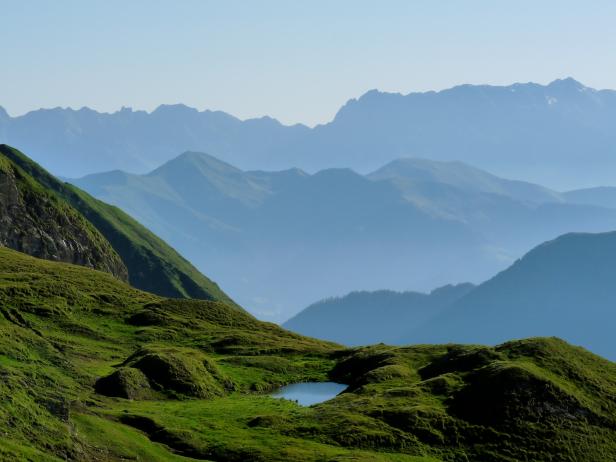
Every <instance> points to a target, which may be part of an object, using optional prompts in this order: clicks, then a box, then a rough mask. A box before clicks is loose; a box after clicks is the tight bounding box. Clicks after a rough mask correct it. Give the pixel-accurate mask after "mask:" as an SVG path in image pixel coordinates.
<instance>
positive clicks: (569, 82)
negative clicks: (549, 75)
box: [547, 77, 589, 91]
mask: <svg viewBox="0 0 616 462" xmlns="http://www.w3.org/2000/svg"><path fill="white" fill-rule="evenodd" d="M547 88H550V89H555V88H557V89H563V90H578V91H583V90H586V89H589V87H586V86H585V85H584V84H582V83H581V82H578V81H577V80H575V79H574V78H573V77H566V78H564V79H556V80H554V81H552V82H550V83H549V84H548V85H547Z"/></svg>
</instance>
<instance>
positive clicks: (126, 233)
mask: <svg viewBox="0 0 616 462" xmlns="http://www.w3.org/2000/svg"><path fill="white" fill-rule="evenodd" d="M0 162H1V163H0V165H5V166H7V168H8V167H9V166H10V168H12V169H13V170H15V171H18V172H20V174H21V175H22V177H23V178H25V180H24V181H25V182H27V183H28V184H29V185H31V188H33V190H34V191H36V194H33V196H37V195H43V196H44V197H53V199H50V200H52V201H53V202H54V203H56V204H59V205H58V206H59V207H62V208H63V210H69V212H67V214H68V215H69V216H76V217H78V218H79V220H80V223H82V225H83V227H84V228H85V229H87V230H88V233H89V234H92V235H94V236H95V237H96V239H97V241H96V242H97V243H98V245H99V246H101V247H105V248H107V249H108V251H110V252H112V251H115V252H113V255H115V258H116V259H117V256H118V255H119V257H120V258H121V262H118V263H119V264H120V265H122V266H125V268H124V275H126V271H128V280H129V282H130V284H131V285H133V286H134V287H137V288H139V289H142V290H147V291H149V292H152V293H156V294H159V295H163V296H167V297H190V298H199V299H206V300H225V301H229V302H230V301H231V300H230V299H229V297H228V296H227V295H226V294H225V293H224V292H223V291H222V290H221V289H220V288H219V287H218V285H216V284H215V283H214V282H212V281H211V280H209V279H208V278H207V277H205V276H204V275H203V274H201V273H200V272H199V271H198V270H197V269H196V268H195V267H194V266H192V265H191V264H190V263H189V262H188V261H187V260H186V259H184V258H183V257H182V256H181V255H180V254H178V253H177V252H176V251H175V250H174V249H172V248H171V247H170V246H169V245H167V244H166V243H165V242H164V241H163V240H161V239H160V238H158V237H157V236H156V235H155V234H153V233H152V232H150V231H149V230H148V229H146V228H145V227H143V226H142V225H140V224H139V223H138V222H137V221H135V220H134V219H132V218H131V217H130V216H128V215H127V214H126V213H124V212H122V211H121V210H120V209H118V208H117V207H113V206H110V205H107V204H105V203H104V202H101V201H99V200H97V199H94V198H93V197H91V196H90V195H89V194H87V193H85V192H84V191H82V190H80V189H79V188H76V187H75V186H72V185H69V184H66V183H62V182H60V181H58V180H57V179H56V178H55V177H53V176H52V175H50V174H49V173H48V172H46V171H45V170H44V169H43V168H41V167H40V166H39V165H38V164H36V163H35V162H33V161H32V160H30V159H29V158H28V157H26V156H25V155H24V154H23V153H21V152H19V151H18V150H16V149H14V148H11V147H10V146H7V145H0ZM30 208H32V207H31V206H30ZM84 217H85V219H84ZM92 225H93V226H92ZM94 228H96V230H97V232H94ZM63 229H64V230H65V232H67V233H69V232H71V230H70V228H68V227H66V226H64V227H63ZM101 235H102V236H101ZM103 237H104V238H103ZM105 240H106V241H107V242H105ZM22 241H23V239H22ZM109 244H110V245H109ZM110 247H113V249H110ZM18 250H24V249H23V248H18ZM27 253H30V252H27ZM33 254H34V255H35V256H43V255H38V254H37V253H33ZM118 260H119V259H118ZM73 262H74V263H79V262H78V261H73ZM89 266H94V267H95V268H100V265H89ZM100 269H104V268H100ZM124 277H126V276H124Z"/></svg>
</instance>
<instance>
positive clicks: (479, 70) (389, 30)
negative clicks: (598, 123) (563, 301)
mask: <svg viewBox="0 0 616 462" xmlns="http://www.w3.org/2000/svg"><path fill="white" fill-rule="evenodd" d="M0 16H1V17H2V23H1V26H0V47H2V49H1V54H0V56H2V68H1V69H0V106H2V107H4V108H5V109H6V110H7V111H8V112H9V114H11V115H13V116H16V115H20V114H23V113H25V112H27V111H30V110H34V109H37V108H40V107H56V106H61V107H67V106H68V107H73V108H76V109H77V108H80V107H83V106H88V107H91V108H93V109H96V110H99V111H104V112H113V111H116V110H118V109H120V108H121V107H122V106H128V107H132V108H134V109H145V110H148V111H151V110H153V109H154V108H156V107H157V106H158V105H160V104H173V103H184V104H186V105H189V106H192V107H196V108H198V109H200V110H203V109H213V110H223V111H226V112H229V113H231V114H233V115H235V116H237V117H240V118H242V119H245V118H252V117H260V116H263V115H269V116H271V117H275V118H277V119H278V120H280V121H282V122H283V123H285V124H293V123H304V124H307V125H310V126H312V125H315V124H318V123H325V122H328V121H329V120H331V119H332V118H333V117H334V115H335V113H336V111H337V110H338V109H339V108H340V106H342V105H343V104H344V103H345V102H346V101H347V100H349V99H351V98H355V97H359V96H360V95H361V94H363V93H365V92H366V91H368V90H370V89H374V88H376V89H379V90H381V91H390V92H400V93H409V92H414V91H427V90H439V89H444V88H449V87H451V86H454V85H457V84H462V83H476V84H493V85H503V84H510V83H514V82H529V81H533V82H538V83H548V82H550V81H552V80H554V79H556V78H562V77H567V76H572V77H574V78H575V79H577V80H579V81H581V82H582V83H584V84H585V85H588V86H591V87H594V88H616V29H614V24H615V23H616V2H614V1H612V0H609V1H602V0H595V1H575V2H574V1H568V0H560V1H552V0H542V1H537V0H533V1H527V0H516V1H515V2H509V1H495V0H490V1H488V0H485V1H482V0H465V1H460V0H458V1H454V0H451V1H448V0H425V1H423V0H415V1H413V0H400V1H398V0H379V1H377V0H374V1H362V0H326V1H320V0H310V1H299V0H295V1H294V0H259V1H256V0H252V1H251V0H245V1H238V0H224V1H223V0H220V1H209V0H89V1H83V0H0Z"/></svg>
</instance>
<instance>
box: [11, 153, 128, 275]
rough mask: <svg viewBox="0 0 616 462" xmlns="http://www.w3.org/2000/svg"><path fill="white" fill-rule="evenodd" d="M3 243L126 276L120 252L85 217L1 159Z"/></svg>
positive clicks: (18, 249)
mask: <svg viewBox="0 0 616 462" xmlns="http://www.w3.org/2000/svg"><path fill="white" fill-rule="evenodd" d="M0 245H3V246H6V247H9V248H11V249H14V250H17V251H20V252H23V253H26V254H28V255H32V256H34V257H38V258H44V259H46V260H54V261H61V262H66V263H74V264H77V265H81V266H87V267H89V268H94V269H98V270H101V271H106V272H108V273H111V274H113V275H114V276H116V277H118V278H119V279H122V280H124V281H127V280H128V270H127V269H126V266H125V265H124V263H123V262H122V260H121V259H120V257H119V256H118V254H117V253H116V252H115V251H114V250H113V248H112V247H111V245H110V244H109V243H108V242H107V241H106V240H105V239H104V238H103V236H102V235H100V233H99V232H98V231H97V230H96V229H95V228H94V227H93V226H92V225H91V224H90V223H89V222H88V221H87V220H86V219H85V218H83V217H82V216H81V215H80V214H79V213H78V212H77V211H76V210H74V209H73V208H72V207H70V206H69V205H68V204H66V203H64V202H62V201H61V200H60V199H58V198H57V197H55V196H54V195H53V194H52V193H50V192H47V191H45V190H44V189H43V188H42V187H40V186H39V185H38V184H36V183H35V182H34V181H33V180H31V179H30V178H29V177H27V176H26V175H25V174H23V172H21V171H20V170H19V169H18V168H16V167H14V166H12V165H11V164H9V163H8V162H2V163H0Z"/></svg>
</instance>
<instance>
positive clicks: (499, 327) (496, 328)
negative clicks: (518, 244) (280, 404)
mask: <svg viewBox="0 0 616 462" xmlns="http://www.w3.org/2000/svg"><path fill="white" fill-rule="evenodd" d="M615 262H616V232H608V233H598V234H585V233H570V234H565V235H563V236H560V237H558V238H557V239H554V240H551V241H548V242H545V243H543V244H541V245H539V246H537V247H536V248H534V249H532V250H531V251H530V252H528V253H527V254H526V255H524V257H523V258H521V259H520V260H518V261H516V262H515V263H514V264H513V265H511V266H510V267H509V268H507V269H506V270H504V271H502V272H500V273H499V274H497V275H496V276H494V277H492V278H491V279H489V280H487V281H486V282H484V283H482V284H479V285H478V286H472V285H470V284H460V285H458V286H447V287H443V288H441V289H438V290H435V291H433V292H432V293H430V294H422V293H413V292H407V293H392V292H388V291H375V292H358V293H351V294H349V295H347V296H344V297H339V298H332V299H326V300H322V301H321V302H317V303H315V304H313V305H311V306H309V307H307V308H306V309H305V310H303V311H301V312H300V313H299V314H297V315H296V316H295V317H293V318H292V319H290V320H289V321H287V322H286V323H284V324H283V326H284V327H286V328H288V329H290V330H292V331H295V332H298V333H302V334H305V335H311V336H314V337H318V338H322V339H327V340H331V341H336V342H341V343H344V344H347V345H365V344H369V343H377V342H386V343H390V344H398V345H406V344H410V343H413V344H417V343H447V342H455V343H467V344H497V343H500V342H502V341H504V339H511V338H522V337H530V336H557V337H560V338H563V339H566V340H567V341H569V342H572V343H574V344H578V345H582V346H584V347H585V348H588V349H590V350H592V351H594V352H596V353H598V354H601V355H603V356H605V357H607V358H610V359H612V360H614V359H616V340H614V336H613V333H612V326H614V325H615V323H616V308H615V307H616V263H615Z"/></svg>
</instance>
